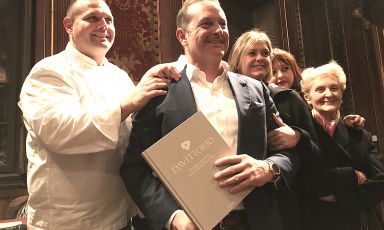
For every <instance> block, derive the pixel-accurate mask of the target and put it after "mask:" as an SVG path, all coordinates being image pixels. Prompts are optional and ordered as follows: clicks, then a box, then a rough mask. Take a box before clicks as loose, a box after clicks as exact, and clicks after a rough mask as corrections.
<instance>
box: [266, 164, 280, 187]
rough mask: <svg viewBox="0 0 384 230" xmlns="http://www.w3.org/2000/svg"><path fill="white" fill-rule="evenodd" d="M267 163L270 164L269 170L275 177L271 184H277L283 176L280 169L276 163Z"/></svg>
mask: <svg viewBox="0 0 384 230" xmlns="http://www.w3.org/2000/svg"><path fill="white" fill-rule="evenodd" d="M266 161H267V163H268V169H269V171H270V172H271V173H272V176H273V178H272V181H271V182H275V181H277V180H278V179H279V176H280V174H281V171H280V168H279V166H278V165H277V164H275V162H273V161H271V160H266Z"/></svg>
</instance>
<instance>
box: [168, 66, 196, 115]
mask: <svg viewBox="0 0 384 230" xmlns="http://www.w3.org/2000/svg"><path fill="white" fill-rule="evenodd" d="M163 106H164V108H167V109H168V108H170V109H172V110H173V111H170V113H176V114H174V116H172V115H171V116H172V117H174V118H175V119H177V120H181V121H184V120H186V119H187V118H189V117H190V116H192V115H193V114H194V113H196V112H197V107H196V101H195V97H194V95H193V92H192V87H191V83H190V82H189V80H188V77H187V75H186V68H184V70H183V71H182V72H181V78H180V80H179V81H178V82H174V83H172V84H171V85H170V86H169V88H168V92H167V95H166V98H165V99H164V101H163Z"/></svg>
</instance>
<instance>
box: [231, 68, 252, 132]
mask: <svg viewBox="0 0 384 230" xmlns="http://www.w3.org/2000/svg"><path fill="white" fill-rule="evenodd" d="M228 79H229V86H230V87H231V89H232V93H233V97H234V99H235V101H236V106H237V109H238V112H239V128H240V124H241V116H240V115H241V114H245V112H246V109H247V107H248V106H249V105H250V104H251V99H250V95H249V88H248V84H247V82H245V81H243V80H240V79H239V76H238V74H235V73H231V72H228Z"/></svg>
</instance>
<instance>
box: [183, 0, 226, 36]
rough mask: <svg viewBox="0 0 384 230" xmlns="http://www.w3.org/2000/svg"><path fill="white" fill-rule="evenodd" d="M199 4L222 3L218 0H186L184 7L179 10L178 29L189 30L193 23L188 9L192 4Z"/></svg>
mask: <svg viewBox="0 0 384 230" xmlns="http://www.w3.org/2000/svg"><path fill="white" fill-rule="evenodd" d="M197 2H214V3H217V4H219V5H220V2H219V1H218V0H186V1H184V3H183V5H182V6H181V9H180V10H179V12H178V13H177V16H176V27H177V28H182V29H183V30H187V26H188V24H189V22H190V21H191V18H190V16H189V15H188V8H189V7H190V6H191V5H192V4H195V3H197Z"/></svg>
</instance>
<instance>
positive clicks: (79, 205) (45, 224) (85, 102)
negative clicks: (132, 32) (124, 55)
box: [19, 44, 136, 230]
mask: <svg viewBox="0 0 384 230" xmlns="http://www.w3.org/2000/svg"><path fill="white" fill-rule="evenodd" d="M133 87H134V84H133V83H132V81H131V79H130V78H129V77H128V75H127V73H126V72H124V71H123V70H121V69H120V68H118V67H117V66H115V65H113V64H111V63H109V62H108V61H107V60H106V59H105V61H104V65H103V66H97V64H96V62H95V61H94V60H93V59H91V58H89V57H87V56H85V55H83V54H82V53H80V52H79V51H77V50H76V49H75V48H74V47H72V46H71V45H70V44H68V45H67V47H66V49H65V50H64V51H62V52H61V53H59V54H57V55H53V56H51V57H48V58H45V59H43V60H41V61H40V62H38V63H37V64H36V65H35V66H34V67H33V69H32V70H31V72H30V74H29V75H28V77H27V78H26V80H25V82H24V85H23V87H22V90H21V94H20V102H19V106H20V108H21V110H22V112H23V118H24V123H25V126H26V129H27V131H28V136H27V141H26V152H27V157H28V174H27V178H28V192H29V200H28V227H29V229H31V230H34V229H55V230H57V229H60V230H66V229H68V230H77V229H78V230H83V229H92V230H116V229H121V228H123V227H125V226H126V224H127V218H129V217H131V216H133V215H135V214H136V209H135V205H134V204H133V202H132V201H131V199H130V197H129V195H128V193H127V192H126V189H125V187H124V183H123V181H122V179H121V177H120V173H119V168H120V165H121V163H122V161H123V155H124V153H125V150H126V147H127V144H128V138H129V133H130V127H131V120H130V117H129V118H127V119H126V120H125V122H121V110H120V100H121V99H122V98H123V97H126V96H127V93H128V92H129V91H130V90H131V89H132V88H133Z"/></svg>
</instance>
